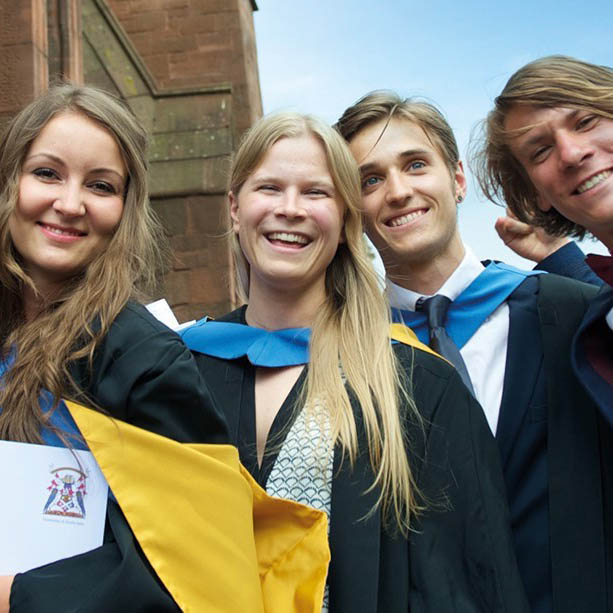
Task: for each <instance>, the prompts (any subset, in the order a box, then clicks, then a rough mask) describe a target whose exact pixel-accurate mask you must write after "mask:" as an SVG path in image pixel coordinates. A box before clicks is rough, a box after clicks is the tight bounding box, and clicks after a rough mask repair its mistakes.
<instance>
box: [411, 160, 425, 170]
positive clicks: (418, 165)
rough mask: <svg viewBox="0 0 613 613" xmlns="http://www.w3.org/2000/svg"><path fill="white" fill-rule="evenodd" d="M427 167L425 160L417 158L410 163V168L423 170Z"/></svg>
mask: <svg viewBox="0 0 613 613" xmlns="http://www.w3.org/2000/svg"><path fill="white" fill-rule="evenodd" d="M425 167H426V164H425V162H422V161H421V160H417V161H415V162H411V163H410V164H409V168H410V169H411V170H421V169H422V168H425Z"/></svg>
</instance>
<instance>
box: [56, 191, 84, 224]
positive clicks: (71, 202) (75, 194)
mask: <svg viewBox="0 0 613 613" xmlns="http://www.w3.org/2000/svg"><path fill="white" fill-rule="evenodd" d="M53 210H54V211H56V212H57V213H59V214H60V215H63V216H64V217H81V216H82V215H84V214H85V203H84V201H83V194H82V192H81V189H80V186H79V185H70V184H66V185H65V186H64V188H63V189H62V190H61V192H60V193H59V194H58V195H57V198H56V199H55V200H54V202H53Z"/></svg>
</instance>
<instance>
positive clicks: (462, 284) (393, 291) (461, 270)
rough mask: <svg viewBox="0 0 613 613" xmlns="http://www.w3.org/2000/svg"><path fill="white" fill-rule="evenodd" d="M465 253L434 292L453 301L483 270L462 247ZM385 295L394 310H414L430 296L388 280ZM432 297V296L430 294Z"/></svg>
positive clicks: (472, 255)
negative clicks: (420, 301)
mask: <svg viewBox="0 0 613 613" xmlns="http://www.w3.org/2000/svg"><path fill="white" fill-rule="evenodd" d="M464 248H465V250H466V253H465V254H464V257H463V258H462V261H461V262H460V264H459V265H458V267H457V268H456V269H455V270H454V271H453V272H452V273H451V275H450V276H449V277H448V278H447V280H446V281H445V283H443V285H442V286H441V287H440V288H439V290H438V291H437V292H436V293H437V294H442V295H443V296H447V298H449V299H450V300H455V299H456V298H457V297H458V296H459V295H460V294H461V293H462V292H463V291H464V290H465V289H466V288H467V287H468V286H469V285H470V284H471V283H472V282H473V281H474V280H475V279H476V278H477V277H478V276H479V275H480V274H481V273H482V272H483V270H484V267H483V264H481V262H480V261H479V259H478V258H477V256H476V255H475V254H474V253H473V252H472V250H471V249H470V248H469V247H466V246H465V247H464ZM386 286H387V295H388V299H389V302H390V306H391V307H392V308H396V309H407V310H409V311H414V310H415V303H416V302H417V301H418V300H419V299H420V298H421V297H422V296H425V297H426V298H430V295H427V294H420V293H418V292H414V291H413V290H410V289H407V288H405V287H401V286H400V285H397V284H396V283H393V282H392V281H390V280H389V279H387V280H386ZM432 295H434V294H432Z"/></svg>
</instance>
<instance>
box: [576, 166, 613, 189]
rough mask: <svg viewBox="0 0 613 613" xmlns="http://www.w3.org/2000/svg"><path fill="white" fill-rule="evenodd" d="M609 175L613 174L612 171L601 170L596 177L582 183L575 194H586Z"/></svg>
mask: <svg viewBox="0 0 613 613" xmlns="http://www.w3.org/2000/svg"><path fill="white" fill-rule="evenodd" d="M611 174H613V170H603V171H602V172H599V173H598V174H597V175H594V176H593V177H590V178H589V179H588V180H587V181H584V182H583V183H582V184H581V185H580V186H579V187H578V188H577V193H578V194H582V193H583V192H586V191H587V190H588V189H592V187H596V186H597V185H598V184H599V183H602V182H603V181H604V180H605V179H608V178H609V177H610V176H611Z"/></svg>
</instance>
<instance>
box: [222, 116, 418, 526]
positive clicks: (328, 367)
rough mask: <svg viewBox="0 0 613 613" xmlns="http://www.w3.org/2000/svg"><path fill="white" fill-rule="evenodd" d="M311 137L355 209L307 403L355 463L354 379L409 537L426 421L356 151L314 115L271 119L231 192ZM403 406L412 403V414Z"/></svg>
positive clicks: (241, 162)
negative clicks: (413, 463)
mask: <svg viewBox="0 0 613 613" xmlns="http://www.w3.org/2000/svg"><path fill="white" fill-rule="evenodd" d="M305 134H308V135H313V136H314V137H315V138H317V139H318V140H319V142H320V143H321V144H322V146H323V148H324V150H325V154H326V158H327V161H328V167H329V171H330V175H331V176H332V179H333V182H334V186H335V189H336V191H337V193H338V195H339V197H340V199H341V200H342V201H343V203H344V204H345V220H344V221H345V223H344V232H345V238H346V240H345V242H344V243H341V244H340V245H339V247H338V250H337V252H336V255H335V256H334V259H333V261H332V262H331V264H330V266H329V267H328V269H327V271H326V301H325V304H324V305H323V307H322V308H321V310H320V311H319V313H318V315H317V317H316V319H315V321H314V322H313V326H312V334H311V342H310V361H309V369H308V375H307V383H306V388H305V391H304V394H303V398H302V400H304V403H305V406H307V407H311V406H315V405H319V406H323V407H325V410H326V411H327V412H328V414H329V418H330V424H331V431H332V439H333V441H334V443H338V444H340V446H341V448H342V450H343V453H347V454H348V457H349V460H350V462H351V463H352V464H353V462H354V461H355V459H356V457H357V456H358V454H359V453H360V450H359V449H358V430H357V426H356V416H355V415H354V411H353V409H352V406H351V401H350V394H349V393H348V392H347V388H346V387H345V383H344V381H343V376H344V377H345V378H346V382H347V385H348V387H349V389H350V390H351V394H352V395H353V396H354V397H355V399H356V400H357V405H358V406H359V407H360V411H361V415H360V417H361V419H360V420H359V421H361V422H363V424H364V429H365V432H366V438H367V442H368V453H369V458H370V463H371V465H372V468H373V471H374V473H375V481H374V484H373V487H379V488H380V494H379V498H378V501H377V506H378V505H381V506H382V511H383V517H384V518H387V517H389V515H392V516H393V517H394V518H395V519H396V523H397V525H398V528H399V529H400V531H401V532H402V533H403V534H406V533H407V531H408V530H409V528H410V520H411V517H412V515H413V514H414V513H417V512H418V511H419V510H421V508H420V503H419V502H418V492H417V487H416V484H415V479H414V476H413V473H412V471H411V467H410V466H409V461H408V457H407V450H406V446H405V445H406V441H405V430H404V426H403V422H404V421H405V419H408V418H413V419H415V420H416V421H419V415H418V413H417V410H416V408H415V404H414V402H413V401H412V399H411V398H410V397H409V395H408V393H407V392H406V388H407V382H406V381H405V380H403V377H402V375H401V374H400V368H399V365H398V363H397V361H396V358H395V356H394V353H393V351H392V348H391V344H390V340H389V325H390V315H389V309H388V307H387V305H386V303H385V300H384V298H383V295H382V293H381V291H380V289H379V286H378V282H377V278H376V273H375V271H374V270H373V268H372V265H371V263H370V261H369V257H368V254H367V252H366V248H365V245H364V242H363V238H362V221H361V215H360V199H361V193H360V180H359V173H358V169H357V166H356V163H355V161H354V159H353V157H352V156H351V153H350V152H349V151H348V149H347V146H346V144H345V143H344V142H343V140H342V138H340V136H339V135H338V134H337V133H336V132H335V131H334V130H333V129H332V128H331V127H329V126H327V125H326V124H324V123H323V122H321V121H319V120H318V119H316V118H314V117H311V116H308V115H306V116H305V115H298V114H294V113H280V114H276V115H272V116H269V117H265V118H263V119H261V120H260V121H259V122H257V123H256V124H255V125H254V126H253V128H251V130H250V131H249V132H248V133H247V134H246V135H245V137H244V139H243V141H242V143H241V145H240V147H239V149H238V151H237V153H236V156H235V157H234V161H233V165H232V170H231V178H230V190H231V191H232V192H233V194H234V195H235V196H236V197H237V198H238V197H239V194H240V190H241V187H242V186H243V184H244V183H245V181H246V180H247V178H248V177H249V175H250V174H251V173H252V172H253V171H254V170H255V169H256V168H257V166H258V165H259V163H260V162H261V161H262V158H263V157H264V156H265V155H266V153H267V152H268V151H269V150H270V148H271V147H272V146H273V145H274V144H275V143H276V142H277V141H279V140H280V139H282V138H295V137H298V136H302V135H305ZM239 206H240V204H239ZM231 241H232V244H233V254H234V257H235V263H236V270H237V276H238V285H239V288H240V290H241V293H242V296H243V297H244V298H248V291H249V265H248V263H247V261H246V259H245V257H244V256H243V254H242V252H241V250H240V245H239V243H238V238H237V237H236V235H235V234H234V233H232V237H231ZM401 400H406V402H405V403H404V404H405V406H406V409H404V408H403V406H402V403H401ZM406 412H408V414H406ZM373 510H374V509H373Z"/></svg>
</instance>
